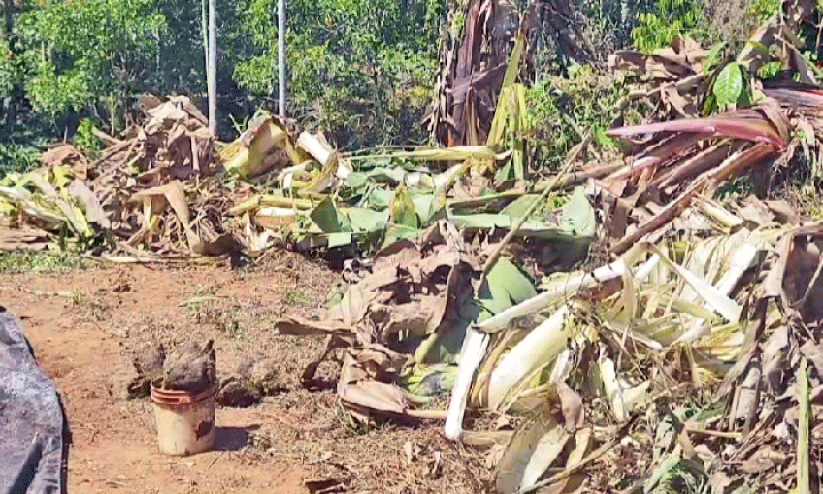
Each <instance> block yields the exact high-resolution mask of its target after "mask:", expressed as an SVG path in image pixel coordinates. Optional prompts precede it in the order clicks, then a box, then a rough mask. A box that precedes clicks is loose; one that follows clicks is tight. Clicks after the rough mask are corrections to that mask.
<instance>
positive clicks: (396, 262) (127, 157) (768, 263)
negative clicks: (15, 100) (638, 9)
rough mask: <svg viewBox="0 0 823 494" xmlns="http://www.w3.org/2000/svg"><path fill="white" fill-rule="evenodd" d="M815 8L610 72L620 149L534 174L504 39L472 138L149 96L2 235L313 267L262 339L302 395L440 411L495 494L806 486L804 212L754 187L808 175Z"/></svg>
mask: <svg viewBox="0 0 823 494" xmlns="http://www.w3.org/2000/svg"><path fill="white" fill-rule="evenodd" d="M815 16H817V17H816V18H819V15H818V13H816V12H815V4H814V2H809V1H801V0H794V1H785V2H783V9H782V15H780V16H776V17H774V18H773V19H771V20H770V21H769V22H767V23H766V24H764V25H763V26H762V27H761V28H760V29H759V30H757V31H756V32H755V33H754V34H753V37H752V40H751V42H750V43H748V44H746V45H745V47H744V48H743V49H742V51H740V52H739V53H732V52H731V51H730V50H729V49H728V48H723V47H721V48H719V49H718V48H715V49H712V50H709V49H706V48H704V47H701V46H700V45H699V44H698V43H697V42H695V41H694V40H691V39H689V38H686V37H682V38H678V39H676V40H675V41H674V43H673V44H672V46H671V47H669V48H666V49H663V50H660V51H658V52H655V53H652V54H643V53H637V52H618V53H615V54H613V55H612V56H611V57H610V59H609V69H610V71H611V72H612V73H613V74H620V77H624V78H625V80H626V81H631V83H632V84H634V87H635V89H633V90H632V91H631V92H630V93H629V95H628V96H627V97H626V98H625V99H623V100H621V101H620V102H619V103H618V105H617V107H616V108H615V109H614V112H615V125H614V127H613V128H611V129H608V130H607V131H606V135H607V136H608V137H610V138H612V139H614V140H615V142H618V143H619V146H617V147H614V148H608V147H605V146H602V145H599V144H598V143H599V142H600V140H601V139H593V138H592V137H591V136H592V134H593V132H594V131H592V132H589V133H586V134H585V135H584V136H581V137H582V138H581V141H580V142H579V144H578V145H577V146H576V147H575V148H574V149H572V151H571V152H570V153H569V155H568V156H567V157H566V159H565V164H563V165H562V166H560V167H559V169H556V170H553V171H549V170H545V174H544V175H538V174H535V173H534V172H532V171H531V170H533V169H535V168H539V166H535V164H534V163H531V165H532V166H526V165H528V163H527V164H526V165H524V160H526V161H527V160H528V157H529V154H528V153H527V152H524V150H528V136H527V135H523V134H522V133H519V131H518V129H520V128H521V127H520V126H519V123H520V122H521V120H522V113H521V112H522V110H523V109H524V108H526V106H527V105H526V102H525V101H523V97H524V96H523V94H524V92H523V91H522V88H523V86H522V85H521V84H520V83H519V82H516V77H515V75H516V73H517V70H511V69H512V67H514V68H515V69H516V68H517V67H519V65H520V60H521V52H522V49H523V45H522V42H523V39H524V38H523V32H522V29H521V32H520V33H519V34H516V35H515V36H516V37H517V40H518V41H516V42H515V49H513V50H512V56H511V60H510V62H509V69H510V70H508V71H507V73H506V75H505V77H503V79H502V83H501V84H502V85H501V87H500V90H499V95H500V97H499V98H498V101H497V107H496V109H495V112H494V118H493V120H492V121H491V122H489V125H487V126H486V129H485V130H484V131H483V132H482V135H484V136H487V140H486V143H485V145H464V146H453V147H428V148H416V149H408V150H403V151H397V150H395V151H391V152H386V153H384V154H369V155H365V154H362V153H343V152H340V151H338V150H336V149H334V147H333V146H331V145H329V143H328V142H327V141H326V139H325V138H324V137H323V135H322V133H312V132H308V131H305V130H304V131H300V130H299V129H297V128H296V127H297V126H296V125H295V124H294V123H293V122H290V121H284V120H280V119H278V118H276V117H274V116H271V115H265V114H264V115H261V116H259V117H258V118H256V119H254V120H253V121H252V122H251V123H250V124H249V127H248V130H247V131H246V132H245V133H244V134H243V135H242V136H241V137H240V138H239V139H238V140H237V141H235V142H233V143H231V144H228V145H224V144H221V143H219V142H217V141H216V140H215V139H214V136H212V135H211V134H210V133H209V131H208V127H207V124H206V119H205V118H204V117H203V116H202V115H201V114H200V113H199V112H198V111H197V110H196V109H195V108H194V107H193V106H192V104H191V103H190V102H189V101H188V100H187V99H185V98H183V97H173V98H171V99H169V100H168V101H165V102H160V100H156V101H152V102H149V103H148V104H147V105H146V109H145V118H144V119H143V121H142V123H141V124H140V126H138V127H135V128H134V129H133V130H132V131H130V132H129V133H128V134H127V135H126V136H124V137H123V140H121V141H117V142H114V141H112V143H111V146H110V147H109V148H107V149H105V150H104V151H103V152H102V154H101V155H100V156H99V157H98V158H97V159H95V160H89V159H87V158H86V157H85V156H84V155H83V154H82V153H80V152H79V151H78V150H77V149H76V148H74V147H72V146H71V145H69V144H62V145H59V146H57V147H55V148H53V149H51V150H49V151H48V152H47V153H45V154H44V156H43V167H42V168H40V169H38V170H35V171H32V172H29V173H26V174H21V175H8V176H6V177H5V178H4V179H3V181H2V184H0V215H2V216H0V218H2V229H0V245H1V246H2V248H4V249H24V248H25V249H35V250H38V249H55V248H63V249H74V250H77V251H80V252H83V253H86V254H88V255H91V256H98V257H104V258H107V259H110V260H113V261H131V262H135V261H140V262H142V261H160V260H164V259H165V260H168V259H174V258H192V257H199V256H224V255H236V254H238V253H242V254H244V255H247V256H249V257H250V258H252V259H253V258H254V256H256V255H259V254H261V253H264V252H266V251H267V250H269V249H272V248H281V247H283V246H287V247H289V248H293V249H297V250H299V251H301V252H312V253H316V252H322V253H325V254H327V255H329V258H330V259H334V260H335V262H336V263H337V265H338V268H339V269H340V271H341V272H342V277H343V279H344V280H345V283H344V284H343V285H342V286H341V289H340V290H339V292H336V293H334V294H331V295H330V302H329V307H330V308H329V310H328V316H327V317H326V319H324V320H308V319H304V318H301V317H298V316H293V315H288V314H286V315H284V316H283V317H281V318H280V319H279V320H277V321H276V324H275V326H276V330H277V331H279V333H281V334H291V335H323V336H324V337H325V338H326V342H327V344H326V350H325V352H323V354H322V355H318V356H317V359H316V361H315V362H314V363H312V365H310V366H308V368H306V369H305V371H304V373H303V376H302V380H303V382H304V383H305V385H306V386H313V385H315V384H316V379H315V376H314V375H315V371H316V369H317V367H318V366H319V365H320V363H321V362H323V361H325V360H328V359H333V360H336V361H338V362H339V363H340V365H341V367H340V369H341V370H340V375H339V379H338V381H337V394H338V395H339V400H340V402H341V404H342V405H343V407H344V408H345V409H346V410H347V411H348V412H349V413H350V414H351V416H352V417H354V419H355V420H358V421H363V422H370V421H386V420H389V421H394V422H397V423H399V424H404V425H406V426H413V425H414V423H415V422H417V421H421V420H427V421H430V420H435V421H442V423H443V433H444V435H445V436H446V437H447V438H448V439H450V440H452V441H455V442H460V443H462V444H464V445H465V446H466V447H469V448H473V449H474V450H475V451H478V452H479V453H480V454H484V455H486V460H487V465H488V466H489V472H490V476H489V478H490V482H491V484H492V485H493V486H494V489H496V490H497V491H498V492H501V493H515V492H530V491H537V490H540V492H557V493H560V492H625V493H630V492H655V493H662V492H694V493H704V492H705V493H708V492H711V493H746V492H790V491H791V492H798V493H808V492H819V489H820V480H819V479H820V478H821V474H823V455H821V448H820V446H819V445H820V444H821V441H823V324H821V321H823V276H822V275H821V273H822V272H823V255H822V254H821V252H822V251H823V222H814V221H811V220H809V219H808V218H807V217H806V216H805V215H806V214H807V211H804V210H803V208H801V207H799V206H798V204H797V202H796V201H792V200H789V199H787V197H785V196H783V197H782V196H780V194H779V193H775V191H778V192H779V190H780V184H781V183H783V182H785V181H786V180H787V177H792V176H797V175H804V176H807V177H809V178H808V181H809V182H811V183H816V184H818V185H819V184H820V183H821V180H823V86H820V85H818V84H817V82H816V81H817V77H818V76H819V75H820V74H819V73H818V69H817V67H815V66H814V65H813V64H811V63H808V62H807V61H805V60H804V59H803V57H802V56H801V55H800V51H799V49H800V48H801V47H800V46H799V45H797V44H792V43H793V42H796V43H799V38H798V37H797V36H795V35H793V34H792V33H796V32H797V31H798V30H799V29H800V28H801V26H802V25H804V24H806V23H809V22H810V21H811V19H813V18H815ZM525 24H526V23H525V22H524V23H523V25H525ZM792 40H794V41H792ZM763 46H766V47H768V49H767V50H765V51H764V50H762V49H756V48H757V47H763ZM753 47H754V48H753ZM775 64H777V65H778V66H779V67H778V68H779V69H780V70H779V71H777V75H773V76H771V77H769V78H768V79H765V78H764V77H761V75H762V74H763V73H764V71H763V70H761V69H763V67H767V66H768V67H772V68H774V67H775ZM744 93H745V96H746V97H745V98H743V95H744ZM638 104H639V105H640V107H641V108H644V109H645V115H644V117H643V120H642V121H639V122H638V124H637V125H626V123H627V122H628V121H629V119H628V117H625V116H624V113H625V111H626V110H627V109H629V108H637V107H638ZM538 165H539V164H538ZM743 178H745V179H746V180H747V183H749V184H753V186H752V193H751V194H749V193H748V192H746V193H740V192H739V191H738V193H731V194H730V193H728V192H729V190H730V189H734V186H735V184H737V183H739V180H740V179H743ZM781 197H782V198H781ZM156 371H157V372H162V366H161V367H159V368H158V369H156ZM147 375H152V374H151V373H147ZM222 384H223V388H226V387H227V386H228V388H229V389H236V388H238V387H240V388H242V387H243V385H240V384H238V383H237V382H236V380H235V379H234V378H232V379H229V380H225V379H224V380H223V383H222ZM132 386H133V388H134V389H133V391H134V393H135V395H141V393H142V395H143V396H144V395H145V390H146V387H145V386H146V381H145V380H144V381H141V382H136V383H133V384H132ZM256 387H257V388H260V386H256ZM141 389H142V392H141ZM257 393H258V395H259V394H260V393H262V391H260V390H259V389H258V391H257ZM224 396H225V399H224V402H225V403H227V404H244V405H248V404H250V403H251V402H253V401H254V400H249V399H246V398H244V397H242V396H239V397H238V396H237V395H236V394H235V393H233V392H231V391H227V392H225V393H224ZM478 424H482V427H480V426H479V425H478Z"/></svg>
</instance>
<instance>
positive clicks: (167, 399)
mask: <svg viewBox="0 0 823 494" xmlns="http://www.w3.org/2000/svg"><path fill="white" fill-rule="evenodd" d="M217 388H218V385H217V384H216V383H215V384H214V385H213V386H212V387H210V388H209V389H207V390H205V391H201V392H199V393H190V392H188V391H182V390H178V389H165V388H162V387H158V386H156V385H155V383H152V385H151V401H152V402H153V403H157V404H158V405H189V404H196V403H202V402H204V401H207V400H209V399H211V398H213V397H214V396H215V395H217Z"/></svg>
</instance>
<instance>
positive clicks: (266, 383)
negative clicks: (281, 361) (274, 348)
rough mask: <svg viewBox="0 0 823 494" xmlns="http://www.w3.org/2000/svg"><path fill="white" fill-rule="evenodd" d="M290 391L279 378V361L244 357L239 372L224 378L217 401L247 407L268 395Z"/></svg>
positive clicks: (226, 404)
mask: <svg viewBox="0 0 823 494" xmlns="http://www.w3.org/2000/svg"><path fill="white" fill-rule="evenodd" d="M285 391H288V388H287V387H286V386H285V385H283V384H282V383H281V381H280V379H279V375H278V371H277V362H276V361H275V360H274V359H271V358H264V359H261V360H258V361H256V362H255V361H253V360H252V359H250V358H248V357H247V358H246V359H244V360H243V361H242V362H241V363H240V365H239V366H238V369H237V372H235V373H234V374H232V375H231V376H229V377H228V378H226V379H224V380H223V381H222V383H221V384H220V391H219V392H218V393H217V403H219V404H220V405H222V406H227V407H240V408H245V407H249V406H252V405H255V404H257V403H260V401H261V400H262V399H263V398H264V397H266V396H275V395H277V394H280V393H283V392H285Z"/></svg>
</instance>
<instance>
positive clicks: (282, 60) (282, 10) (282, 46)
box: [277, 0, 286, 117]
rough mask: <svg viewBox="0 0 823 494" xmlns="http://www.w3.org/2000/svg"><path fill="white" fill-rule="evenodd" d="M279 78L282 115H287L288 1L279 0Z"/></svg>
mask: <svg viewBox="0 0 823 494" xmlns="http://www.w3.org/2000/svg"><path fill="white" fill-rule="evenodd" d="M277 69H278V70H277V75H278V77H277V79H278V82H279V86H280V87H279V89H280V90H279V94H280V116H281V117H284V116H285V115H286V2H285V0H277Z"/></svg>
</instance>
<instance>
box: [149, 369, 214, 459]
mask: <svg viewBox="0 0 823 494" xmlns="http://www.w3.org/2000/svg"><path fill="white" fill-rule="evenodd" d="M216 394H217V387H216V386H215V387H214V388H212V389H209V390H208V391H204V392H202V393H199V394H191V393H188V392H186V391H176V390H170V389H163V388H157V387H155V386H153V385H152V387H151V401H152V404H153V405H154V417H155V419H156V421H157V442H158V445H159V446H160V451H161V452H163V453H165V454H167V455H174V456H189V455H194V454H197V453H202V452H204V451H208V450H210V449H212V448H213V447H214V397H215V395H216Z"/></svg>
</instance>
